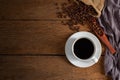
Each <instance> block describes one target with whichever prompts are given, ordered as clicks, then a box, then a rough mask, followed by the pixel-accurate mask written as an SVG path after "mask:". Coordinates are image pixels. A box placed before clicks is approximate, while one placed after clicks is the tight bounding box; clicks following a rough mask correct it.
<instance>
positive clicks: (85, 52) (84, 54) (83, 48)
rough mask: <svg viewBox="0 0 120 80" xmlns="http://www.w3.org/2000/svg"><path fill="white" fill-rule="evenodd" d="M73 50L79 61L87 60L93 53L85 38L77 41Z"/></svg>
mask: <svg viewBox="0 0 120 80" xmlns="http://www.w3.org/2000/svg"><path fill="white" fill-rule="evenodd" d="M73 48H74V53H75V55H76V56H77V57H78V58H80V59H88V58H90V57H91V56H92V55H93V52H94V46H93V43H92V42H91V41H90V40H88V39H86V38H82V39H79V40H77V41H76V42H75V44H74V47H73Z"/></svg>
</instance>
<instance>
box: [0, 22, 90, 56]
mask: <svg viewBox="0 0 120 80" xmlns="http://www.w3.org/2000/svg"><path fill="white" fill-rule="evenodd" d="M81 30H87V31H89V29H88V27H81ZM73 33H74V32H73V31H71V30H70V29H69V27H68V26H64V25H62V24H61V22H60V21H0V53H1V54H6V53H7V54H31V53H34V54H51V53H52V54H63V53H64V46H65V42H66V40H67V38H68V37H69V36H70V35H71V34H73Z"/></svg>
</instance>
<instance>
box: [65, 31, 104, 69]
mask: <svg viewBox="0 0 120 80" xmlns="http://www.w3.org/2000/svg"><path fill="white" fill-rule="evenodd" d="M83 38H85V39H88V40H89V41H91V42H92V44H93V46H94V51H93V54H92V55H91V56H90V57H89V58H87V59H81V58H79V57H77V56H76V55H75V53H74V47H73V46H74V44H75V43H76V41H77V40H79V39H83ZM86 46H87V45H86ZM101 53H102V48H101V43H100V41H99V40H98V38H97V37H96V36H95V35H94V34H92V33H90V32H85V31H82V32H77V33H74V34H73V35H72V36H70V37H69V38H68V40H67V42H66V45H65V54H66V57H67V59H68V60H69V61H70V63H72V64H73V65H75V66H77V67H82V68H85V67H90V66H92V65H94V64H95V63H97V62H98V60H99V58H100V56H101Z"/></svg>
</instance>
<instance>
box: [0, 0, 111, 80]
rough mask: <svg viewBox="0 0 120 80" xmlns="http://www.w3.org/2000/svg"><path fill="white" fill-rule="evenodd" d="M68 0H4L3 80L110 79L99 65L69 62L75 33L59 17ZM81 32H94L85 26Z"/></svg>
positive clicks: (0, 9)
mask: <svg viewBox="0 0 120 80" xmlns="http://www.w3.org/2000/svg"><path fill="white" fill-rule="evenodd" d="M62 2H65V0H46V1H45V0H0V80H110V78H108V77H107V76H105V74H104V66H103V64H104V63H103V62H104V50H105V48H104V47H103V55H102V56H101V58H100V60H99V62H98V63H97V64H95V65H94V66H91V67H89V68H85V69H83V68H78V67H75V66H73V65H72V64H70V63H69V62H68V60H67V59H66V57H65V53H64V46H65V42H66V40H67V39H68V37H69V36H70V35H71V34H73V33H74V31H72V30H70V29H69V27H68V26H65V25H62V24H61V19H58V18H57V17H56V11H57V10H56V6H55V3H59V4H60V3H62ZM80 31H90V30H89V28H88V27H87V26H81V27H80Z"/></svg>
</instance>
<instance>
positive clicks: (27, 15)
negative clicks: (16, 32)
mask: <svg viewBox="0 0 120 80" xmlns="http://www.w3.org/2000/svg"><path fill="white" fill-rule="evenodd" d="M63 2H66V0H0V6H2V7H0V19H1V20H14V19H18V20H19V19H20V20H21V19H22V20H30V19H32V20H45V19H47V20H50V19H58V18H57V17H56V12H58V11H59V10H57V9H56V6H55V3H58V4H61V3H63ZM59 6H60V5H59Z"/></svg>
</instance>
